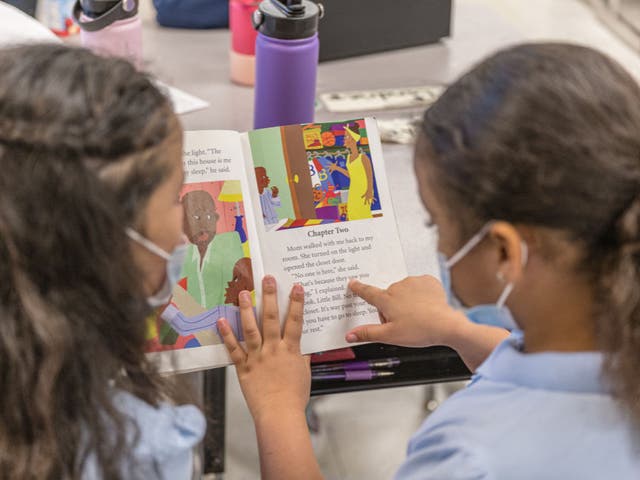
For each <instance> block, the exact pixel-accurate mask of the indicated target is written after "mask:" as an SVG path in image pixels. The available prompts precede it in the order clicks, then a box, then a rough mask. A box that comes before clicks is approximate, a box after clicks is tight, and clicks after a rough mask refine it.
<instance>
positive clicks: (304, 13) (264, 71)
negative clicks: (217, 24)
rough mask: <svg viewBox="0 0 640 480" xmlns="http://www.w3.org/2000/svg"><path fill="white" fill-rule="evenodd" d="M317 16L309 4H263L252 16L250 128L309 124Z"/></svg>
mask: <svg viewBox="0 0 640 480" xmlns="http://www.w3.org/2000/svg"><path fill="white" fill-rule="evenodd" d="M323 13H324V10H323V8H322V5H321V4H317V3H314V2H311V1H310V0H264V1H263V2H262V3H260V6H259V7H258V10H256V11H255V12H254V16H253V24H254V27H255V28H256V29H257V30H258V37H257V39H256V86H255V112H254V121H253V125H254V128H266V127H274V126H277V125H290V124H296V123H311V122H313V112H314V105H315V96H316V73H317V69H318V52H319V49H320V42H319V40H318V20H319V19H320V18H322V15H323Z"/></svg>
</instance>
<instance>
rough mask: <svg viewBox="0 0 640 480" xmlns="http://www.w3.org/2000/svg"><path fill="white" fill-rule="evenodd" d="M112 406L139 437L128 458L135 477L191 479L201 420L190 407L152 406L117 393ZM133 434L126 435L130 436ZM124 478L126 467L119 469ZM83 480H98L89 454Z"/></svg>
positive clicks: (127, 475)
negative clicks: (123, 416)
mask: <svg viewBox="0 0 640 480" xmlns="http://www.w3.org/2000/svg"><path fill="white" fill-rule="evenodd" d="M114 406H115V407H116V408H117V409H119V410H120V411H121V412H123V413H125V414H126V415H127V416H129V418H132V419H134V420H135V422H136V424H137V427H138V429H139V435H140V436H139V438H138V442H137V443H136V445H135V447H134V448H133V452H132V456H131V459H132V461H133V462H135V469H134V470H135V478H144V479H145V480H147V479H148V480H191V478H193V470H194V455H193V453H194V448H195V447H196V446H197V445H198V444H199V443H200V441H201V440H202V438H203V437H204V433H205V430H206V421H205V418H204V416H203V414H202V412H200V410H199V409H198V408H197V407H195V406H193V405H180V406H174V405H170V404H167V403H163V404H161V405H160V406H158V407H157V408H156V407H153V406H151V405H149V404H148V403H146V402H144V401H142V400H140V399H139V398H137V397H135V396H133V395H131V394H130V393H127V392H123V391H118V392H116V394H115V395H114ZM133 433H134V432H130V434H131V435H133ZM122 472H123V474H124V475H125V478H134V477H133V476H131V475H132V474H131V475H130V472H131V471H130V470H129V466H128V465H123V466H122ZM82 478H83V479H86V480H100V479H101V478H102V475H100V474H99V472H98V469H97V464H96V459H95V457H94V456H93V455H89V457H88V458H87V463H86V464H85V468H84V472H83V477H82Z"/></svg>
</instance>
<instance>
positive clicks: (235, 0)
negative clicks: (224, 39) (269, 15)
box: [229, 0, 260, 85]
mask: <svg viewBox="0 0 640 480" xmlns="http://www.w3.org/2000/svg"><path fill="white" fill-rule="evenodd" d="M259 4H260V2H256V1H254V0H229V29H230V30H231V51H230V53H229V65H230V70H231V80H233V81H234V82H235V83H239V84H240V85H253V83H254V81H255V76H256V73H255V71H256V35H257V33H258V32H256V30H255V29H254V28H253V23H252V21H251V18H252V16H253V12H254V11H255V10H256V8H258V5H259Z"/></svg>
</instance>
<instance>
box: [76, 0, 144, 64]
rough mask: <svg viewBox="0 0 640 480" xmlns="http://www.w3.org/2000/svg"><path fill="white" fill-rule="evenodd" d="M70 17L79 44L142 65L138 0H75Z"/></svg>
mask: <svg viewBox="0 0 640 480" xmlns="http://www.w3.org/2000/svg"><path fill="white" fill-rule="evenodd" d="M73 16H74V18H75V21H76V22H77V23H78V25H80V38H81V41H82V45H83V46H85V47H87V48H89V49H91V50H93V51H94V52H96V53H100V54H105V55H116V56H119V57H124V58H126V59H127V60H129V61H131V62H132V63H133V64H134V65H136V66H137V67H138V68H140V67H141V65H142V22H141V20H140V18H139V16H138V0H76V3H75V5H74V7H73Z"/></svg>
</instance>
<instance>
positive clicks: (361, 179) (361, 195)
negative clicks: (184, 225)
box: [329, 124, 373, 220]
mask: <svg viewBox="0 0 640 480" xmlns="http://www.w3.org/2000/svg"><path fill="white" fill-rule="evenodd" d="M344 130H345V135H344V144H345V146H346V147H347V148H348V149H349V155H348V157H347V168H346V169H345V168H342V167H341V166H339V165H337V164H336V163H330V164H329V171H330V172H334V171H338V172H340V173H342V174H343V175H345V176H347V177H349V197H348V198H347V220H360V219H363V218H371V204H372V203H373V167H372V166H371V160H370V159H369V157H368V156H367V154H366V153H362V152H360V150H359V149H358V142H359V141H360V138H361V135H360V127H358V125H357V124H351V125H345V127H344Z"/></svg>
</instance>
